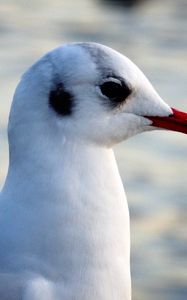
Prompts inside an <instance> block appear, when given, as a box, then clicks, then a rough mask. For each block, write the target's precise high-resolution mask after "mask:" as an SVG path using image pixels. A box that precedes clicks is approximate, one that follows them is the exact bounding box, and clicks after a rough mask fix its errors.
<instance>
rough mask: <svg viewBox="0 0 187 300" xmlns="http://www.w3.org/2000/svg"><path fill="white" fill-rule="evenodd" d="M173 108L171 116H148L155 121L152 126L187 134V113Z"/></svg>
mask: <svg viewBox="0 0 187 300" xmlns="http://www.w3.org/2000/svg"><path fill="white" fill-rule="evenodd" d="M171 109H172V112H173V113H172V114H171V115H170V116H169V117H146V118H148V119H149V120H151V121H152V122H153V123H152V124H151V126H154V127H159V128H163V129H168V130H173V131H179V132H183V133H186V134H187V113H185V112H182V111H179V110H177V109H175V108H171Z"/></svg>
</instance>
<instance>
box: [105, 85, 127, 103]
mask: <svg viewBox="0 0 187 300" xmlns="http://www.w3.org/2000/svg"><path fill="white" fill-rule="evenodd" d="M100 90H101V92H102V94H103V95H104V96H106V97H108V98H109V99H110V100H111V101H112V103H113V104H115V105H116V104H120V103H122V102H123V101H125V99H126V98H127V97H128V96H129V95H130V94H131V89H130V88H129V87H128V86H127V85H126V84H125V83H124V82H115V81H106V82H104V83H103V84H102V85H100Z"/></svg>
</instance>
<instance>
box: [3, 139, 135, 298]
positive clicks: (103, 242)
mask: <svg viewBox="0 0 187 300" xmlns="http://www.w3.org/2000/svg"><path fill="white" fill-rule="evenodd" d="M39 142H40V143H39ZM38 143H39V144H40V148H36V149H34V148H33V149H32V148H31V147H32V145H31V144H30V147H21V148H20V149H19V151H15V152H11V157H10V167H9V172H8V176H7V181H6V184H5V187H4V194H6V195H7V197H8V198H9V199H6V200H11V201H12V199H14V201H17V202H16V207H17V208H18V210H19V209H20V211H22V210H23V208H24V213H22V214H20V215H19V218H20V219H21V221H20V222H21V223H22V226H23V227H24V228H25V230H24V234H26V236H29V240H31V241H32V243H33V244H34V245H35V246H34V248H33V251H34V252H33V255H34V256H36V257H39V259H40V260H42V261H44V262H45V265H47V266H48V267H49V269H50V271H49V274H48V276H49V277H50V276H53V275H51V273H52V274H53V272H55V276H57V277H58V278H59V280H60V279H61V276H62V275H61V274H63V278H62V279H63V281H64V280H65V282H67V284H70V285H71V286H72V287H73V289H74V287H75V289H76V287H77V286H78V287H79V288H78V291H79V292H78V293H80V295H77V299H88V298H89V299H95V296H94V297H92V296H91V295H92V294H93V295H96V298H97V299H102V300H112V299H119V300H121V299H125V300H130V290H131V288H130V285H131V284H130V261H129V256H130V233H129V213H128V206H127V202H126V198H125V195H124V191H123V186H122V183H121V179H120V176H119V173H118V168H117V165H116V162H115V157H114V153H113V151H112V150H111V149H107V148H104V147H99V146H97V145H91V144H86V143H81V142H79V143H78V142H75V141H74V142H73V141H71V140H66V139H64V140H63V141H61V144H59V143H58V145H59V146H58V147H54V146H52V144H49V142H47V143H46V141H45V142H44V141H41V140H40V141H38ZM53 145H55V143H53ZM11 146H13V145H11ZM12 150H13V149H12ZM12 150H11V151H12ZM20 151H21V152H22V153H21V154H19V153H20ZM11 201H10V202H11ZM13 205H14V207H15V204H13ZM25 216H26V217H25ZM33 220H34V221H33ZM28 224H33V226H34V228H35V229H34V230H32V228H33V227H30V226H28ZM38 229H39V230H38ZM19 234H20V233H19ZM21 234H22V233H21ZM44 245H45V246H44ZM24 247H25V248H26V249H27V244H26V245H24ZM25 251H27V250H25ZM28 251H30V244H29V243H28ZM29 253H30V252H29ZM49 254H50V255H49ZM67 265H69V266H71V267H68V268H67ZM40 271H41V270H40V269H39V272H40ZM47 272H48V271H47ZM80 274H81V276H80ZM85 282H87V284H86V285H85ZM101 283H102V284H101ZM83 290H84V293H85V294H84V296H83V295H82V294H81V291H83ZM94 293H96V294H94ZM85 295H86V297H85Z"/></svg>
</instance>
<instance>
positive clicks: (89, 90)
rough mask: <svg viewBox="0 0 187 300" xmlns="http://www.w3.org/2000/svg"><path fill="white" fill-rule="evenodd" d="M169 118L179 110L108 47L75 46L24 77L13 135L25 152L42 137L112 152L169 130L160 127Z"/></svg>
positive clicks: (58, 52)
mask: <svg viewBox="0 0 187 300" xmlns="http://www.w3.org/2000/svg"><path fill="white" fill-rule="evenodd" d="M146 116H147V117H146ZM151 116H154V117H156V118H151ZM169 116H170V117H171V116H172V117H173V116H174V110H173V109H171V108H170V107H169V106H168V105H167V104H165V103H164V102H163V101H162V99H161V98H160V97H159V95H158V94H157V93H156V91H155V90H154V88H153V87H152V85H151V84H150V83H149V81H148V80H147V79H146V77H145V76H144V74H143V73H142V72H141V71H140V70H139V69H138V68H137V67H136V66H135V65H134V64H133V63H132V62H131V61H130V60H129V59H128V58H127V57H125V56H123V55H122V54H120V53H118V52H116V51H114V50H112V49H110V48H108V47H106V46H103V45H99V44H95V43H76V44H69V45H65V46H61V47H59V48H57V49H55V50H53V51H51V52H49V53H47V54H46V55H45V56H44V57H43V58H41V59H40V60H39V61H38V62H37V63H36V64H34V65H33V66H32V67H31V68H30V69H29V70H28V71H27V72H26V73H25V74H24V76H23V78H22V80H21V82H20V84H19V85H18V88H17V90H16V93H15V96H14V101H13V106H12V110H11V115H10V123H9V135H10V140H19V142H21V143H22V147H24V146H25V145H24V143H29V141H32V144H33V143H35V141H34V140H33V138H35V139H37V136H40V138H41V136H43V137H44V138H45V137H50V136H51V137H54V136H56V137H58V139H69V140H70V139H78V140H79V141H84V142H87V143H96V144H99V145H102V146H107V147H108V146H112V145H114V144H115V143H119V142H121V141H122V140H124V139H126V138H128V137H130V136H133V135H135V134H137V133H139V132H143V131H147V130H151V129H154V128H155V127H152V126H151V125H154V126H157V125H158V124H159V125H158V126H159V127H165V128H169V129H170V127H169V126H168V127H167V126H162V125H160V123H159V122H157V121H158V119H159V120H160V119H163V120H166V119H167V120H169V119H170V117H169ZM158 117H163V118H158ZM155 124H156V125H155ZM185 126H186V125H185ZM185 130H186V129H185ZM17 142H18V141H16V143H17ZM40 143H41V140H40Z"/></svg>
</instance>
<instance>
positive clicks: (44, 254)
mask: <svg viewBox="0 0 187 300" xmlns="http://www.w3.org/2000/svg"><path fill="white" fill-rule="evenodd" d="M158 128H159V129H167V130H174V131H179V132H183V133H187V113H184V112H181V111H179V110H176V109H174V108H170V107H169V106H168V105H167V104H166V103H165V102H164V101H163V100H162V99H161V98H160V96H159V95H158V94H157V92H156V91H155V90H154V88H153V87H152V85H151V83H150V82H149V81H148V79H147V78H146V77H145V76H144V74H143V73H142V72H141V71H140V70H139V69H138V67H137V66H136V65H135V64H134V63H133V62H132V61H130V60H129V59H128V58H127V57H125V56H123V55H122V54H120V53H118V52H117V51H115V50H113V49H110V48H108V47H106V46H104V45H100V44H97V43H70V44H65V45H62V46H60V47H58V48H56V49H54V50H53V51H51V52H48V53H47V54H45V55H44V56H43V57H42V58H41V59H39V60H38V61H37V62H36V63H35V64H34V65H33V66H32V67H31V68H30V69H29V70H28V71H27V72H26V73H25V74H24V75H23V77H22V79H21V81H20V83H19V84H18V87H17V89H16V92H15V95H14V99H13V104H12V107H11V112H10V117H9V126H8V137H9V169H8V174H7V178H6V181H5V184H4V187H3V189H2V191H1V194H0V299H1V300H20V299H22V300H96V299H97V300H130V299H131V275H130V231H129V210H128V204H127V200H126V196H125V192H124V189H123V185H122V181H121V178H120V175H119V172H118V168H117V164H116V160H115V157H114V153H113V150H112V149H113V146H114V145H116V144H117V143H120V142H122V141H124V140H126V139H127V138H129V137H131V136H133V135H135V134H138V133H141V132H144V131H151V130H154V129H158Z"/></svg>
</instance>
